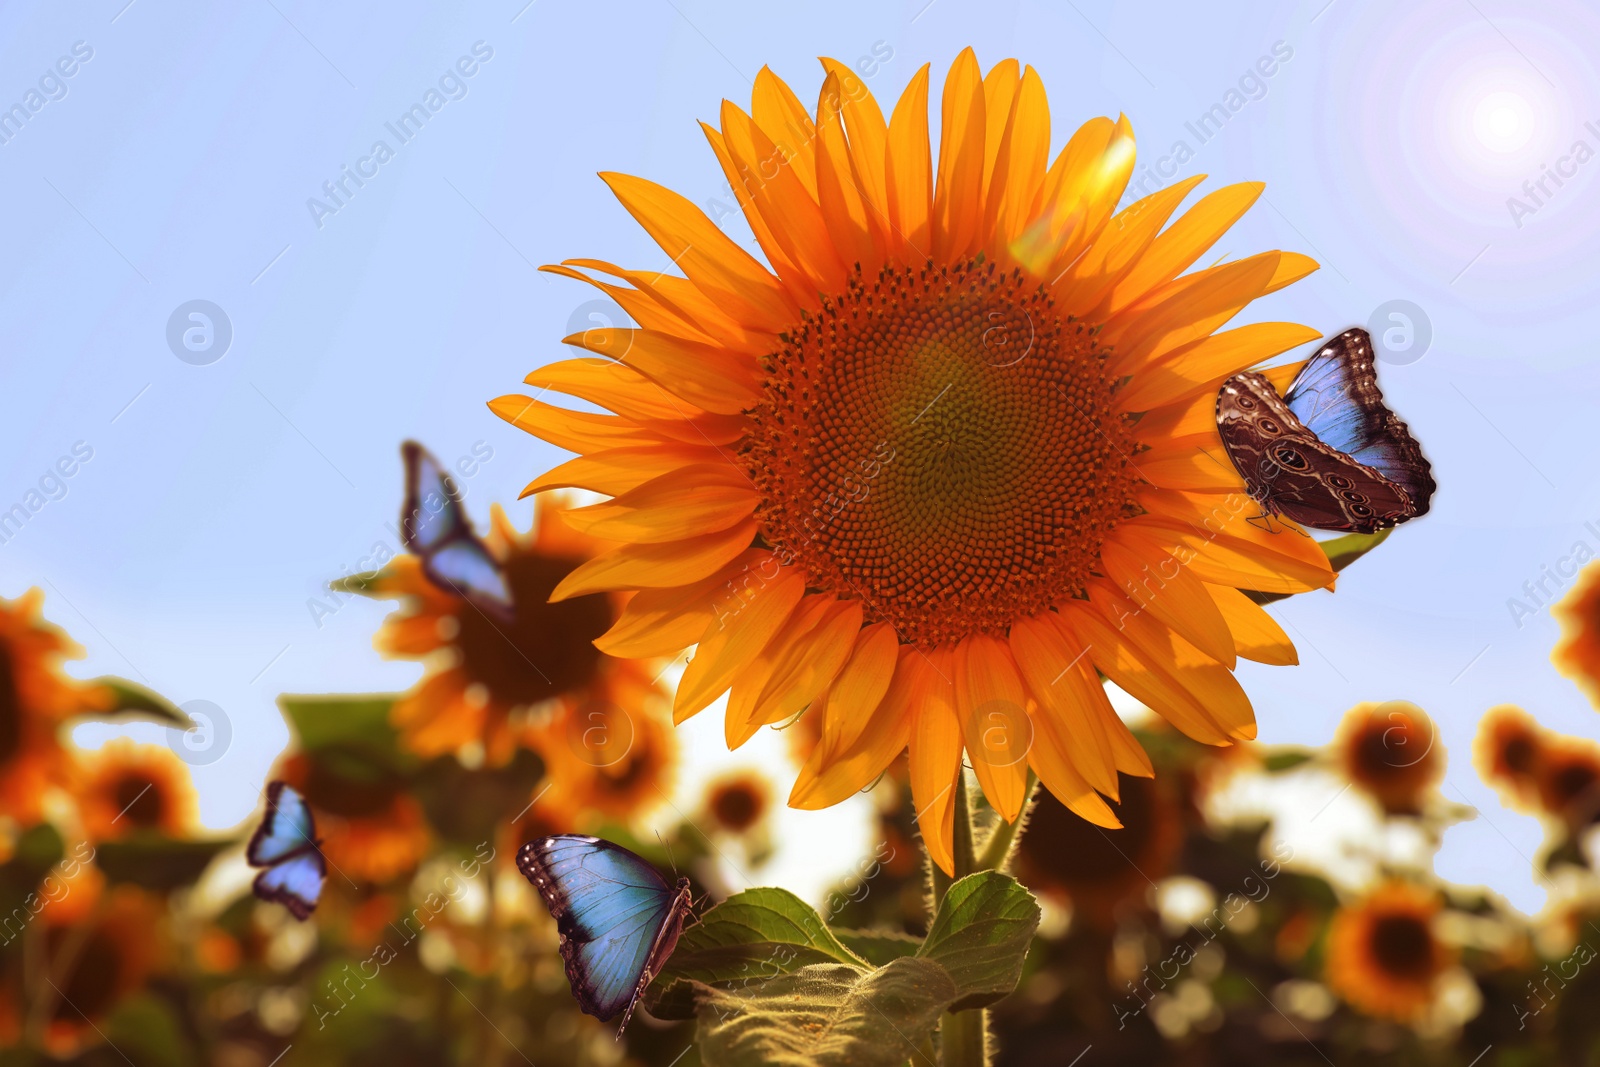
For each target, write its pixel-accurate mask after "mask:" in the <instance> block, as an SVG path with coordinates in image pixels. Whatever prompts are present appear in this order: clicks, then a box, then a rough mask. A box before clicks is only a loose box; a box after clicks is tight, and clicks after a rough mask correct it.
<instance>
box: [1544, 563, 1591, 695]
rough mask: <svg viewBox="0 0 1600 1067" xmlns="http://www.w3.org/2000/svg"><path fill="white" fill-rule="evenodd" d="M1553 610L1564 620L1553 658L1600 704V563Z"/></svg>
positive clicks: (1586, 569) (1582, 577)
mask: <svg viewBox="0 0 1600 1067" xmlns="http://www.w3.org/2000/svg"><path fill="white" fill-rule="evenodd" d="M1551 612H1552V614H1554V615H1555V616H1556V618H1558V619H1560V620H1561V629H1562V633H1563V638H1562V641H1561V643H1560V644H1558V645H1557V646H1556V648H1555V651H1554V652H1553V653H1551V656H1550V658H1551V659H1552V660H1554V661H1555V665H1556V667H1557V668H1558V669H1559V670H1560V671H1561V673H1562V674H1565V675H1566V676H1567V677H1568V678H1571V679H1572V680H1573V681H1575V682H1577V683H1578V684H1579V685H1580V686H1582V687H1583V688H1584V690H1585V691H1586V692H1587V693H1588V694H1589V699H1590V700H1592V701H1594V702H1595V703H1596V704H1600V563H1591V564H1590V565H1589V566H1587V567H1585V568H1584V569H1583V571H1582V573H1580V574H1579V575H1578V584H1577V585H1576V586H1575V587H1573V590H1572V592H1570V593H1568V594H1567V595H1566V596H1565V597H1562V598H1561V600H1560V601H1559V602H1557V603H1556V605H1555V606H1554V607H1553V608H1552V609H1551Z"/></svg>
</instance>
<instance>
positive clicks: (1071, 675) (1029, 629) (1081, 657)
mask: <svg viewBox="0 0 1600 1067" xmlns="http://www.w3.org/2000/svg"><path fill="white" fill-rule="evenodd" d="M1009 642H1010V645H1011V655H1012V658H1014V659H1015V660H1016V661H1017V667H1018V668H1019V669H1020V670H1021V671H1022V677H1023V680H1024V681H1026V682H1027V683H1028V691H1029V692H1030V693H1032V694H1033V698H1034V700H1035V701H1037V702H1038V704H1039V709H1038V711H1037V712H1036V713H1035V714H1034V721H1035V722H1038V721H1040V720H1041V719H1048V720H1049V721H1051V722H1053V723H1054V724H1055V729H1056V733H1057V734H1058V735H1059V736H1060V737H1061V739H1062V741H1063V751H1065V752H1066V753H1068V754H1069V755H1068V758H1069V759H1070V760H1071V761H1072V763H1073V765H1074V766H1075V767H1076V768H1077V770H1078V773H1079V775H1080V776H1081V777H1083V778H1084V779H1085V780H1086V781H1087V782H1088V783H1089V784H1090V785H1092V786H1093V787H1094V788H1096V789H1098V790H1100V792H1102V793H1105V794H1107V795H1108V796H1116V795H1117V774H1116V758H1115V756H1114V754H1113V753H1112V751H1111V741H1110V739H1109V738H1108V737H1107V736H1106V732H1105V729H1104V727H1103V720H1102V719H1101V718H1100V717H1099V716H1098V715H1097V714H1096V713H1095V712H1094V710H1092V709H1091V708H1090V706H1089V704H1090V702H1091V701H1093V699H1094V696H1093V694H1085V693H1084V691H1083V690H1082V688H1081V687H1080V686H1079V685H1078V682H1079V680H1080V679H1081V675H1079V673H1078V668H1079V667H1080V665H1082V664H1084V663H1085V661H1086V659H1087V653H1088V649H1087V648H1076V649H1074V648H1072V647H1070V646H1069V645H1068V644H1067V641H1066V631H1065V630H1064V629H1062V628H1061V627H1060V626H1058V625H1056V624H1055V623H1054V622H1053V621H1051V620H1047V619H1043V618H1040V617H1038V616H1030V617H1026V618H1021V619H1018V620H1017V621H1016V622H1013V623H1012V624H1011V634H1010V637H1009ZM1096 688H1097V689H1099V687H1098V686H1097V687H1096ZM1098 698H1099V699H1100V700H1105V699H1106V695H1105V690H1104V689H1099V696H1098Z"/></svg>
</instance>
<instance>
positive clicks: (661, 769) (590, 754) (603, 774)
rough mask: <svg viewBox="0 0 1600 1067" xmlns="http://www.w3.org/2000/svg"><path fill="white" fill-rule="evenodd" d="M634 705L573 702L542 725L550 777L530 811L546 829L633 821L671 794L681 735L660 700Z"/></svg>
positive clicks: (541, 745) (539, 744)
mask: <svg viewBox="0 0 1600 1067" xmlns="http://www.w3.org/2000/svg"><path fill="white" fill-rule="evenodd" d="M632 707H633V708H634V710H633V711H631V712H630V711H627V710H625V709H624V708H623V707H622V706H619V705H616V704H609V703H605V704H589V705H577V706H569V707H567V708H565V709H563V710H562V711H561V712H560V713H559V714H558V715H557V716H556V717H555V718H554V719H552V720H550V722H549V723H548V724H547V725H546V726H545V727H544V728H543V729H542V730H540V732H539V733H538V735H537V736H536V738H535V742H534V744H535V748H536V749H537V751H538V753H539V755H540V757H541V758H543V760H544V767H545V777H546V781H545V784H543V785H540V786H538V787H537V788H536V789H535V791H534V798H535V807H534V810H533V811H532V812H530V813H529V814H530V815H532V816H533V817H534V818H535V819H536V820H537V823H538V825H542V826H545V827H549V829H547V830H545V831H544V832H545V833H561V832H567V831H571V830H594V829H599V828H600V827H601V826H603V825H604V824H606V823H608V822H610V823H620V824H622V825H631V824H632V823H633V822H634V821H635V820H637V819H638V817H639V816H641V815H643V814H644V813H646V812H647V811H649V810H650V809H651V808H653V807H655V806H656V805H658V804H660V803H661V802H662V801H663V800H664V799H665V798H667V797H668V796H670V795H671V793H672V787H673V782H674V779H675V776H676V774H677V770H678V736H677V734H676V733H675V732H674V731H673V729H672V724H671V723H670V722H668V721H667V719H666V715H665V710H664V708H660V709H659V710H652V709H653V708H659V702H656V701H650V702H646V703H644V704H640V705H632ZM535 836H537V835H535ZM522 840H528V838H526V837H524V838H523V839H522Z"/></svg>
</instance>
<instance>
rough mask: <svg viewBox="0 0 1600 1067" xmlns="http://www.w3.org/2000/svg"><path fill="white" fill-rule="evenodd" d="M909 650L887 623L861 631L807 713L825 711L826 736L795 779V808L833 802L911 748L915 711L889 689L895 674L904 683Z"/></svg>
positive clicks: (792, 801)
mask: <svg viewBox="0 0 1600 1067" xmlns="http://www.w3.org/2000/svg"><path fill="white" fill-rule="evenodd" d="M907 655H916V654H915V653H909V652H907V653H902V650H901V648H900V643H899V640H898V639H897V638H896V637H895V635H894V631H893V630H892V629H891V628H890V627H889V625H888V624H887V623H881V622H880V623H874V624H873V625H871V626H868V627H867V628H866V629H864V630H862V631H861V633H860V635H859V636H858V637H857V638H856V639H855V644H854V648H853V649H852V651H851V654H850V660H849V662H848V663H846V664H845V666H844V669H843V670H842V671H840V672H839V676H838V677H837V678H835V679H834V681H833V683H832V685H830V686H829V687H828V688H827V689H825V690H824V691H823V692H822V693H820V694H818V696H817V698H816V699H815V700H814V701H812V703H811V707H810V709H809V710H807V712H806V714H807V715H821V716H822V738H821V740H819V741H818V742H817V746H816V747H815V748H814V749H812V751H811V756H810V758H809V759H807V760H806V764H805V766H804V767H803V768H802V769H801V771H800V776H799V777H798V778H797V779H796V780H795V783H794V790H793V792H791V793H790V794H789V804H790V806H791V807H796V808H805V809H807V810H815V809H817V808H827V807H832V806H833V805H834V804H837V803H839V802H840V801H842V800H845V799H846V798H848V797H849V796H850V795H851V794H853V793H855V792H858V791H859V790H861V789H863V788H865V787H866V786H867V785H869V784H871V782H872V780H873V779H874V778H876V777H878V775H880V774H882V773H883V771H884V768H886V767H888V766H889V764H890V763H891V762H892V761H893V760H894V758H895V757H896V756H898V755H899V754H900V751H901V750H902V749H904V748H905V747H906V742H907V741H908V740H909V738H910V736H911V723H912V719H913V714H912V713H911V709H910V706H909V703H908V702H907V701H905V700H900V701H890V700H888V699H887V694H888V693H889V691H890V686H891V680H892V679H893V680H898V681H900V682H901V683H902V685H903V684H904V679H905V675H903V674H901V673H900V672H899V671H898V670H897V667H896V662H897V660H898V662H899V664H900V666H901V667H903V666H904V665H905V663H906V657H907ZM916 658H917V660H918V662H919V663H920V662H921V659H922V658H921V656H917V657H916Z"/></svg>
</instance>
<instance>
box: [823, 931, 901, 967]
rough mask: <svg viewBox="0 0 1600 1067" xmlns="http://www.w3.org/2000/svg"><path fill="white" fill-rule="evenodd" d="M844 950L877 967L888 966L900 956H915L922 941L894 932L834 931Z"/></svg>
mask: <svg viewBox="0 0 1600 1067" xmlns="http://www.w3.org/2000/svg"><path fill="white" fill-rule="evenodd" d="M833 933H834V936H835V937H837V938H838V939H839V942H840V943H841V944H843V945H844V947H845V948H847V949H849V950H850V951H851V952H854V953H855V954H856V955H857V956H860V957H861V958H862V959H864V960H866V961H867V962H868V963H870V964H873V965H874V966H877V967H885V966H888V964H889V963H891V962H892V961H894V960H897V959H899V958H900V957H901V956H915V955H916V954H917V949H919V948H921V947H922V941H921V940H919V939H918V938H915V937H912V936H911V935H910V934H903V933H900V932H899V931H896V930H834V932H833Z"/></svg>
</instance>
